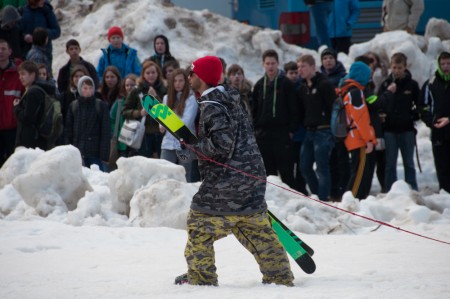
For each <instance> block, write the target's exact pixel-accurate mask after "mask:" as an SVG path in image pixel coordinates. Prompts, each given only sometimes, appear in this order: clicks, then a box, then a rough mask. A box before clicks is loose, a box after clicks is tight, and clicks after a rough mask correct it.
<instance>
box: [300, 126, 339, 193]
mask: <svg viewBox="0 0 450 299" xmlns="http://www.w3.org/2000/svg"><path fill="white" fill-rule="evenodd" d="M333 147H334V140H333V135H332V134H331V131H330V129H325V130H318V131H307V132H306V135H305V140H304V141H303V144H302V149H301V154H300V170H301V173H302V175H303V176H304V178H305V180H306V183H307V184H308V186H309V190H310V191H311V193H313V194H317V195H318V196H319V199H320V200H325V201H327V200H328V197H329V196H330V189H331V175H330V156H331V151H332V150H333ZM314 162H315V163H316V171H314V168H313V166H314Z"/></svg>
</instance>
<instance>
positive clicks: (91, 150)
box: [65, 76, 111, 171]
mask: <svg viewBox="0 0 450 299" xmlns="http://www.w3.org/2000/svg"><path fill="white" fill-rule="evenodd" d="M77 87H78V93H79V94H80V96H79V97H78V98H77V100H76V101H73V102H72V103H71V104H70V107H69V110H68V111H67V118H66V125H65V136H66V144H72V145H73V146H75V147H76V148H78V149H79V150H80V153H81V158H82V162H83V165H84V166H86V167H90V166H91V165H92V164H96V165H98V166H99V168H100V170H102V171H106V170H107V169H106V163H107V162H108V160H109V146H110V140H111V124H110V119H109V109H108V104H107V103H106V102H104V101H102V100H100V99H97V98H96V97H95V93H94V81H93V80H92V78H91V77H89V76H83V77H81V78H80V79H79V80H78V86H77Z"/></svg>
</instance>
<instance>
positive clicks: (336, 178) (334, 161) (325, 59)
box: [320, 48, 350, 201]
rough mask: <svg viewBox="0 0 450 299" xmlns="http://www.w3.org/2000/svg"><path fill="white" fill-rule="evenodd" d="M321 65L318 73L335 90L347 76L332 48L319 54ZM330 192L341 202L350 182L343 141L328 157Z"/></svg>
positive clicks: (335, 145) (332, 196)
mask: <svg viewBox="0 0 450 299" xmlns="http://www.w3.org/2000/svg"><path fill="white" fill-rule="evenodd" d="M320 59H321V60H322V65H321V66H320V71H321V72H322V74H323V75H324V76H326V77H327V79H328V81H330V82H331V83H332V84H333V86H334V87H335V88H337V87H338V86H339V83H340V82H341V80H342V81H344V80H343V78H344V77H345V76H346V75H347V71H346V70H345V67H344V65H343V64H342V62H340V61H339V60H337V53H336V51H335V50H333V49H332V48H327V49H325V50H323V51H322V53H321V54H320ZM330 174H331V191H330V197H331V200H332V201H341V199H342V195H343V194H344V192H345V191H346V190H347V184H348V181H349V180H350V158H349V153H348V151H347V148H346V147H345V144H344V142H343V141H335V143H334V148H333V150H332V152H331V157H330Z"/></svg>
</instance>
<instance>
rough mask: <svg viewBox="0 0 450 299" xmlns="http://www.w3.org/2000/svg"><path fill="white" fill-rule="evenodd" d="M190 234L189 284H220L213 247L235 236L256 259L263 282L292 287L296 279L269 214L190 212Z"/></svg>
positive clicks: (187, 253) (185, 254)
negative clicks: (228, 236)
mask: <svg viewBox="0 0 450 299" xmlns="http://www.w3.org/2000/svg"><path fill="white" fill-rule="evenodd" d="M187 231H188V241H187V244H186V249H185V251H184V256H185V257H186V261H187V264H188V280H189V283H190V284H193V285H218V282H217V274H216V266H215V258H214V247H213V244H214V242H215V241H217V240H219V239H221V238H224V237H226V236H227V235H229V234H230V233H233V234H234V236H235V237H236V238H237V239H238V241H239V242H240V243H241V244H242V245H243V246H244V247H245V248H246V249H247V250H248V251H250V253H251V254H252V255H253V257H254V258H255V259H256V262H257V263H258V264H259V269H260V271H261V273H262V274H263V279H262V282H263V283H275V284H282V285H288V286H293V283H292V281H293V280H294V276H293V274H292V272H291V269H290V265H289V260H288V257H287V254H286V251H285V250H284V248H283V246H282V245H281V243H280V241H279V240H278V236H277V235H276V234H275V232H274V231H273V230H272V227H271V225H270V220H269V217H268V216H267V214H266V213H257V214H253V215H239V216H235V215H233V216H215V215H209V214H203V213H200V212H197V211H194V210H190V212H189V214H188V219H187Z"/></svg>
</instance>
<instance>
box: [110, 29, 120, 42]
mask: <svg viewBox="0 0 450 299" xmlns="http://www.w3.org/2000/svg"><path fill="white" fill-rule="evenodd" d="M113 35H120V37H122V39H123V32H122V29H120V27H118V26H114V27H111V28H109V30H108V41H109V40H110V39H111V36H113Z"/></svg>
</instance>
